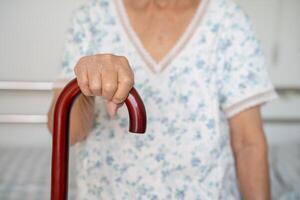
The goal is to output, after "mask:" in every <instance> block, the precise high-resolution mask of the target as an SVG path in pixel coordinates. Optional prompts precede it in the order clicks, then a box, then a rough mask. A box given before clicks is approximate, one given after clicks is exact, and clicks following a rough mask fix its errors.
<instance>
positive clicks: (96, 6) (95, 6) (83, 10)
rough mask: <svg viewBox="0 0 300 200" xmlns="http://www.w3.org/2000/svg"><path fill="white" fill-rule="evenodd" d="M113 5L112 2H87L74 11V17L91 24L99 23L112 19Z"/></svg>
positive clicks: (100, 0) (89, 0)
mask: <svg viewBox="0 0 300 200" xmlns="http://www.w3.org/2000/svg"><path fill="white" fill-rule="evenodd" d="M112 3H113V1H112V0H86V1H84V2H83V3H82V4H80V5H79V6H78V7H77V8H76V9H75V10H74V11H73V15H74V16H76V17H78V18H79V19H80V18H81V19H82V20H85V21H89V22H90V23H93V22H94V23H99V22H101V21H104V20H106V19H108V18H110V17H111V13H112V12H111V9H112Z"/></svg>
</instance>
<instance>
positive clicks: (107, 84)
mask: <svg viewBox="0 0 300 200" xmlns="http://www.w3.org/2000/svg"><path fill="white" fill-rule="evenodd" d="M117 87H118V74H117V72H116V70H115V69H114V68H113V67H112V66H107V67H104V68H103V69H102V96H103V97H104V98H105V99H106V100H109V101H110V100H111V99H112V97H113V96H114V94H115V92H116V91H117Z"/></svg>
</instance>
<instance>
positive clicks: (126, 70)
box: [74, 54, 134, 117]
mask: <svg viewBox="0 0 300 200" xmlns="http://www.w3.org/2000/svg"><path fill="white" fill-rule="evenodd" d="M74 72H75V75H76V77H77V81H78V85H79V87H80V89H81V91H82V93H83V94H84V95H86V96H102V97H104V98H105V99H106V100H107V103H106V105H107V109H108V113H109V114H110V116H111V117H113V116H115V114H116V112H117V109H118V107H119V106H120V105H122V103H123V102H124V101H125V99H126V98H127V96H128V94H129V91H130V90H131V88H132V86H133V84H134V75H133V71H132V69H131V68H130V66H129V63H128V60H127V59H126V58H125V57H123V56H116V55H112V54H97V55H93V56H86V57H83V58H81V59H80V60H79V61H78V63H77V65H76V66H75V68H74Z"/></svg>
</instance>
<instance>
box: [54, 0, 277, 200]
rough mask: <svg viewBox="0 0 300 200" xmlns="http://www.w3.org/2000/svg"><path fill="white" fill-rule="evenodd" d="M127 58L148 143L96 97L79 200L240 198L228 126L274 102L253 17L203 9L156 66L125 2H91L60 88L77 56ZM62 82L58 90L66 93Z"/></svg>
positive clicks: (80, 159)
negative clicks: (244, 113) (229, 121)
mask: <svg viewBox="0 0 300 200" xmlns="http://www.w3.org/2000/svg"><path fill="white" fill-rule="evenodd" d="M98 53H113V54H117V55H123V56H126V57H127V58H128V60H129V62H130V64H131V67H132V68H133V70H134V73H135V87H136V89H137V90H138V92H139V93H140V95H141V97H142V99H143V100H144V103H145V106H146V110H147V115H148V125H147V132H146V133H145V134H144V135H137V134H132V133H129V132H128V113H127V110H126V108H124V107H122V108H121V109H120V110H119V112H118V115H117V117H116V118H115V119H113V120H112V119H110V117H109V116H108V114H107V111H106V109H105V106H104V102H103V100H102V98H101V97H96V107H95V123H94V128H93V130H92V131H91V133H90V134H89V136H88V138H87V139H86V140H85V141H83V142H81V143H79V144H77V145H75V147H74V149H75V151H76V158H77V170H76V171H77V174H76V175H77V177H76V179H77V184H78V199H80V200H99V199H105V200H114V199H116V200H119V199H120V200H121V199H122V200H123V199H124V200H143V199H150V200H156V199H157V200H170V199H187V200H192V199H193V200H194V199H195V200H210V199H212V200H216V199H222V200H223V199H226V200H227V199H228V200H230V199H239V198H240V194H239V191H238V187H237V179H236V175H235V166H234V159H233V154H232V150H231V147H230V135H229V129H228V124H227V119H228V118H230V117H232V116H234V115H236V114H237V113H239V112H241V111H243V110H245V109H247V108H249V107H251V106H255V105H260V104H263V103H266V102H267V101H270V100H272V99H274V98H276V93H275V92H274V88H273V85H272V83H271V82H270V79H269V76H268V73H267V70H266V68H265V63H264V57H263V53H262V50H261V46H260V44H259V42H258V40H257V38H256V36H255V34H254V31H253V27H252V25H251V22H250V21H249V18H248V17H247V16H246V15H245V14H244V12H243V11H242V10H241V9H240V7H238V6H237V5H236V4H235V3H233V1H232V0H202V2H201V5H200V6H199V8H198V9H197V11H196V14H195V15H194V17H193V19H192V21H191V23H190V24H189V26H188V28H187V29H186V31H185V33H184V34H183V35H182V36H181V38H180V39H179V41H178V42H177V43H176V45H175V46H174V48H173V49H172V50H171V51H170V52H169V53H168V54H167V56H165V57H164V58H163V59H162V61H160V62H159V63H157V62H155V61H154V59H153V58H152V57H151V56H150V55H149V53H148V52H147V51H146V50H145V48H144V47H143V46H142V44H141V41H140V40H139V38H138V37H137V35H136V33H135V32H134V31H133V29H132V27H131V26H130V23H129V20H128V16H127V14H126V12H125V9H124V4H123V2H122V0H88V2H86V4H85V5H84V6H82V7H80V8H79V9H78V10H77V11H76V12H75V14H74V20H73V25H72V26H71V28H70V30H69V34H68V41H67V45H66V49H65V54H64V59H63V69H62V72H61V75H60V77H59V80H62V79H67V80H70V79H72V78H74V77H75V75H74V73H73V67H74V66H75V64H76V62H77V61H78V60H79V58H80V57H82V56H85V55H92V54H98ZM59 83H61V82H60V81H57V82H56V83H55V87H61V85H60V84H59Z"/></svg>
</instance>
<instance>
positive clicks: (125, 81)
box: [122, 76, 134, 86]
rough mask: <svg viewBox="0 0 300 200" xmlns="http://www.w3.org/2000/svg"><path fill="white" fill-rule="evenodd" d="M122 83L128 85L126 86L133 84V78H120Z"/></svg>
mask: <svg viewBox="0 0 300 200" xmlns="http://www.w3.org/2000/svg"><path fill="white" fill-rule="evenodd" d="M122 83H123V84H126V85H128V86H133V84H134V80H133V78H131V77H129V76H128V77H125V78H124V79H123V80H122Z"/></svg>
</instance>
